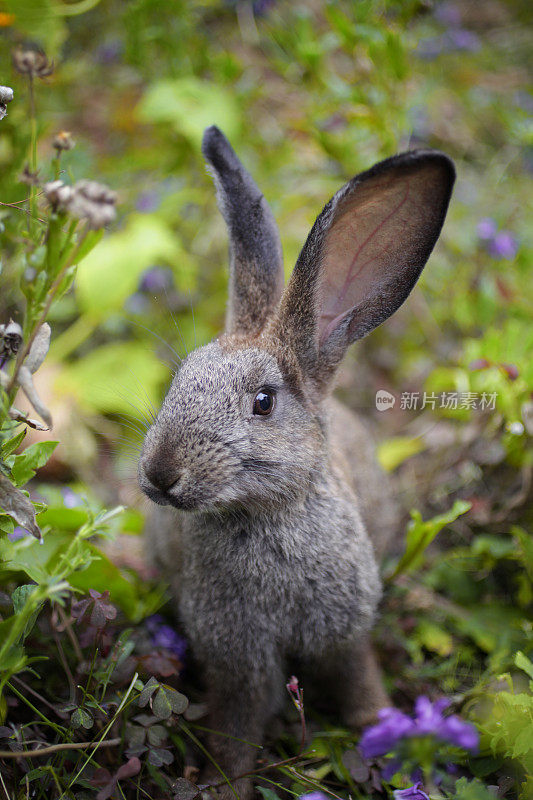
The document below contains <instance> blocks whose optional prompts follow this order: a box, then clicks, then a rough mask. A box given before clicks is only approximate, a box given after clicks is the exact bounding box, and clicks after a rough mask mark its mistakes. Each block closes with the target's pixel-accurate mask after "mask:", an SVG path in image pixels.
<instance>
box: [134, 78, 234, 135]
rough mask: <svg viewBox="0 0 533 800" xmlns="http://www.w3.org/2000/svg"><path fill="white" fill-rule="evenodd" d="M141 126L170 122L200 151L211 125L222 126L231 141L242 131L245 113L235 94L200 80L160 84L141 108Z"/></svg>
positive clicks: (179, 79)
mask: <svg viewBox="0 0 533 800" xmlns="http://www.w3.org/2000/svg"><path fill="white" fill-rule="evenodd" d="M137 115H138V117H139V119H140V120H141V122H169V123H171V124H172V125H173V127H174V129H175V130H176V131H177V132H178V133H180V134H182V136H185V137H186V138H187V139H189V140H190V142H191V144H192V145H193V146H194V147H195V148H199V145H200V142H201V141H202V135H203V132H204V130H205V128H207V127H208V126H209V125H218V126H219V128H221V129H222V130H223V131H224V133H225V134H226V136H227V137H228V138H229V139H230V140H233V141H234V140H235V139H236V138H237V137H238V135H239V131H240V119H241V111H240V109H239V106H238V103H237V99H236V97H235V93H234V92H230V91H229V90H227V89H225V88H224V87H223V86H220V85H217V84H215V83H210V82H209V81H206V80H201V79H199V78H196V77H192V76H187V77H184V78H176V79H174V80H172V79H166V80H161V81H157V82H156V83H154V84H153V85H152V86H151V87H150V88H149V89H148V91H147V92H146V94H145V95H144V97H143V98H142V100H141V102H140V103H139V105H138V107H137Z"/></svg>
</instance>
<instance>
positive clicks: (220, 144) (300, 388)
mask: <svg viewBox="0 0 533 800" xmlns="http://www.w3.org/2000/svg"><path fill="white" fill-rule="evenodd" d="M203 153H204V156H205V158H206V159H207V161H208V164H209V167H210V171H211V172H212V174H213V176H214V179H215V183H216V187H217V196H218V201H219V206H220V209H221V211H222V214H223V216H224V218H225V220H226V223H227V226H228V229H229V234H230V279H229V304H228V312H227V321H226V332H225V333H224V335H223V336H222V337H220V338H219V339H217V340H215V341H214V342H212V343H210V344H208V345H207V346H205V347H202V348H200V349H198V350H196V351H194V352H192V353H191V354H190V355H189V356H188V357H187V358H186V360H185V361H184V363H183V364H182V366H181V367H180V369H179V371H178V373H177V374H176V376H175V378H174V381H173V383H172V385H171V388H170V390H169V392H168V394H167V396H166V398H165V400H164V402H163V405H162V408H161V410H160V412H159V414H158V416H157V419H156V421H155V422H154V424H153V425H152V427H151V428H150V430H149V431H148V434H147V437H146V440H145V443H144V447H143V452H142V456H141V459H140V462H139V480H140V484H141V488H142V489H143V490H144V492H145V493H146V494H147V495H148V496H149V497H150V498H151V499H153V500H155V501H156V502H158V503H162V504H171V505H174V506H176V507H177V508H181V509H184V510H198V511H201V510H216V509H218V510H221V509H224V508H227V509H232V508H239V507H243V506H244V507H246V508H252V507H256V506H259V507H264V508H267V509H271V510H275V509H276V508H282V507H283V506H284V505H287V502H288V501H289V500H290V499H295V500H296V499H298V498H302V497H304V496H305V493H306V489H307V487H308V486H309V482H310V480H311V479H312V477H313V474H316V472H317V471H320V470H323V469H325V468H327V465H326V464H325V463H324V459H325V458H326V452H327V441H326V437H327V425H326V423H325V419H324V403H323V401H324V399H325V398H326V397H327V395H328V393H329V392H330V390H331V384H332V379H333V376H334V373H335V369H336V367H337V366H338V364H339V362H340V360H341V358H342V356H343V354H344V352H345V351H346V348H347V347H348V346H349V345H350V344H351V343H352V342H354V341H355V340H356V339H360V338H361V337H362V336H364V335H365V334H366V333H368V332H369V331H371V330H373V329H374V328H375V327H377V326H378V325H379V324H380V323H381V322H383V321H384V320H386V319H387V318H388V317H390V316H391V314H393V313H394V311H396V309H397V308H398V307H399V306H400V305H401V304H402V303H403V301H404V300H405V299H406V298H407V296H408V294H409V293H410V291H411V290H412V288H413V286H414V285H415V283H416V281H417V279H418V277H419V275H420V273H421V271H422V269H423V267H424V265H425V263H426V261H427V259H428V258H429V255H430V253H431V251H432V249H433V247H434V245H435V242H436V241H437V238H438V236H439V233H440V230H441V228H442V224H443V222H444V217H445V215H446V210H447V207H448V202H449V199H450V195H451V191H452V187H453V182H454V178H455V171H454V168H453V164H452V162H451V161H450V159H449V158H447V156H445V155H443V154H442V153H439V152H436V151H432V150H419V151H411V152H407V153H403V154H401V155H398V156H395V157H393V158H390V159H387V160H386V161H383V162H381V163H379V164H377V165H375V166H374V167H372V169H370V170H368V171H367V172H363V173H362V174H360V175H358V176H356V177H355V178H353V179H352V180H351V181H350V182H349V183H347V184H346V185H345V186H343V187H342V189H340V190H339V191H338V192H337V193H336V194H335V195H334V196H333V198H332V199H331V200H330V201H329V203H328V204H327V205H326V206H325V208H324V209H323V211H322V212H321V213H320V214H319V216H318V217H317V220H316V222H315V224H314V225H313V228H312V229H311V232H310V234H309V236H308V238H307V241H306V243H305V245H304V247H303V249H302V251H301V253H300V256H299V258H298V261H297V263H296V266H295V268H294V271H293V273H292V276H291V278H290V280H289V282H288V285H287V287H286V289H285V290H283V283H284V280H283V277H284V276H283V263H282V254H281V244H280V239H279V234H278V232H277V228H276V224H275V222H274V219H273V216H272V214H271V212H270V209H269V207H268V205H267V203H266V201H265V199H264V197H263V196H262V194H261V193H260V191H259V190H258V188H257V186H256V185H255V183H254V181H253V179H252V178H251V176H250V175H249V174H248V172H246V170H245V169H244V168H243V166H242V164H241V163H240V161H239V160H238V158H237V156H236V155H235V153H234V152H233V150H232V148H231V146H230V144H229V143H228V141H227V140H226V138H225V137H224V136H223V134H222V133H221V132H220V131H219V130H218V129H217V128H215V127H212V128H208V129H207V131H206V132H205V135H204V141H203Z"/></svg>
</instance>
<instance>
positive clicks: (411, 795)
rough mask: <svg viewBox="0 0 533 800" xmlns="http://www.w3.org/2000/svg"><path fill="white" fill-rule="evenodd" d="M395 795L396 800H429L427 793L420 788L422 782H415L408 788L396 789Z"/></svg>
mask: <svg viewBox="0 0 533 800" xmlns="http://www.w3.org/2000/svg"><path fill="white" fill-rule="evenodd" d="M393 795H394V800H429V797H428V796H427V794H426V793H425V792H423V791H422V789H421V788H420V783H415V784H414V786H409V787H408V788H407V789H396V790H395V791H394V792H393Z"/></svg>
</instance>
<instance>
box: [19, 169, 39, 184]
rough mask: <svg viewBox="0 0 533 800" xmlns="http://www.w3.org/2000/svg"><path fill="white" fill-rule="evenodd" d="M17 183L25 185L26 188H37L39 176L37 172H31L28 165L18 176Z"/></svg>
mask: <svg viewBox="0 0 533 800" xmlns="http://www.w3.org/2000/svg"><path fill="white" fill-rule="evenodd" d="M19 181H20V182H21V183H25V184H26V185H27V186H38V185H39V175H38V173H37V172H32V171H31V169H30V167H29V164H26V165H25V167H24V169H23V170H22V172H21V174H20V175H19Z"/></svg>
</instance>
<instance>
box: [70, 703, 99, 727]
mask: <svg viewBox="0 0 533 800" xmlns="http://www.w3.org/2000/svg"><path fill="white" fill-rule="evenodd" d="M70 724H71V725H72V727H73V728H85V729H86V730H90V729H91V728H92V726H93V724H94V720H93V718H92V715H91V714H90V713H89V711H87V709H85V708H77V709H76V710H75V711H74V712H73V714H72V716H71V717H70Z"/></svg>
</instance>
